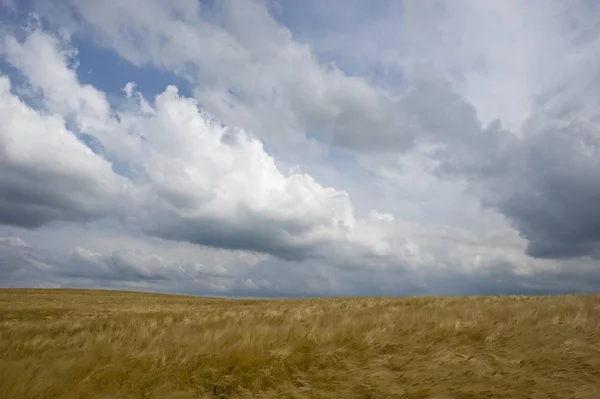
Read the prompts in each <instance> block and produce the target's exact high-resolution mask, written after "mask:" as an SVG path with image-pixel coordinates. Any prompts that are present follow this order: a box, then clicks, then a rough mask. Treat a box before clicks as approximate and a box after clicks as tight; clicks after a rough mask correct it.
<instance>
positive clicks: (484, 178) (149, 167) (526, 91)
mask: <svg viewBox="0 0 600 399" xmlns="http://www.w3.org/2000/svg"><path fill="white" fill-rule="evenodd" d="M534 3H535V4H534ZM5 12H6V16H7V17H6V18H5V19H6V21H5V22H6V24H5V27H4V28H2V29H0V56H1V59H2V64H1V65H0V67H1V68H0V119H1V120H2V121H3V123H2V125H1V126H0V167H1V172H0V233H2V234H0V236H2V235H3V236H4V237H5V238H3V239H2V241H0V244H1V249H2V251H1V253H0V258H1V259H2V260H1V261H0V265H2V273H4V274H6V275H7V276H8V275H10V276H12V277H11V279H10V281H12V282H13V283H14V284H18V282H19V281H22V282H25V281H27V279H33V280H35V281H45V280H44V278H43V277H42V276H44V275H45V276H53V277H52V278H50V280H52V281H50V280H48V281H46V283H47V284H61V283H60V281H61V280H60V278H59V277H58V276H62V278H63V279H64V280H63V281H64V282H68V281H71V283H73V284H75V282H79V283H80V284H84V285H90V283H89V282H90V281H93V280H96V281H104V282H105V283H106V285H109V286H121V285H120V284H121V283H119V281H121V282H127V284H130V285H131V287H132V288H135V287H138V288H143V287H144V286H146V288H148V289H154V290H178V289H176V288H174V287H175V286H176V285H177V284H183V283H182V282H183V281H187V282H186V283H185V284H184V285H185V289H181V290H184V291H186V292H195V288H194V287H197V291H198V292H210V293H217V292H221V293H223V294H227V293H228V292H229V293H233V292H235V293H236V294H238V295H255V294H256V295H260V292H263V293H264V294H265V295H285V294H286V290H287V293H288V294H289V295H296V294H297V295H318V294H319V293H320V292H329V293H332V292H335V293H343V294H351V293H352V292H357V293H363V292H364V293H369V292H372V293H377V292H383V293H394V292H396V291H398V292H402V291H403V290H404V291H406V292H414V293H430V292H431V293H435V292H438V291H439V292H441V291H443V285H444V284H443V281H444V279H446V280H447V281H455V282H456V283H455V284H456V289H455V291H453V292H460V290H461V289H464V291H465V292H480V291H481V292H518V291H519V290H521V291H523V292H525V291H527V292H538V291H540V292H543V291H544V289H547V290H548V291H552V292H560V291H562V290H579V289H583V288H584V287H588V285H587V284H586V283H585V282H584V281H585V278H583V276H588V278H589V281H592V280H594V278H595V277H594V276H595V273H596V268H595V266H596V265H597V261H598V258H599V257H600V211H599V208H598V206H597V204H598V203H599V200H600V186H598V184H597V183H596V182H597V181H600V155H599V153H598V147H599V145H600V132H599V127H598V126H600V125H598V123H599V122H600V115H599V114H598V109H599V107H598V106H599V105H600V104H598V94H597V93H598V89H599V88H600V86H599V85H598V82H600V79H599V78H600V76H599V75H598V70H599V69H598V67H599V66H600V65H599V63H600V57H599V56H598V55H597V54H600V52H599V51H598V50H600V49H599V48H598V47H599V46H600V30H598V29H597V28H596V26H600V25H599V24H597V22H600V21H599V19H600V10H599V9H598V8H597V7H595V6H594V5H593V4H591V3H589V2H585V1H576V2H574V3H573V4H572V5H571V6H570V7H568V8H566V6H565V4H564V3H563V2H560V1H556V2H554V1H553V2H541V1H540V2H532V3H531V4H530V3H527V4H524V3H522V2H516V1H514V2H513V1H507V2H500V1H498V2H495V1H492V2H486V3H485V4H479V3H477V4H474V3H473V2H467V1H459V2H446V1H440V2H435V3H423V4H421V3H418V2H402V3H400V2H381V3H380V4H378V5H377V6H376V7H372V6H370V5H368V4H367V3H366V2H362V1H354V2H340V1H332V2H328V3H327V5H324V4H322V3H321V2H312V1H308V2H307V3H306V4H305V5H304V6H303V7H302V8H300V9H298V6H297V5H294V4H293V3H291V2H285V1H282V2H277V3H272V2H262V1H253V0H247V1H239V2H238V1H225V2H218V4H212V5H208V4H205V3H203V2H198V1H196V0H186V1H181V2H177V3H176V4H167V3H165V2H161V1H144V2H143V5H142V2H137V1H132V2H125V3H124V2H118V1H108V2H103V3H102V4H99V3H98V2H94V1H87V0H70V1H69V2H65V3H62V2H61V3H56V4H52V2H33V3H32V8H31V9H25V8H22V9H21V8H19V7H14V6H13V7H10V8H6V9H5ZM32 12H35V13H32ZM32 16H33V17H32ZM23 17H26V18H29V19H23ZM517 39H518V40H517ZM558 54H560V56H559V55H558ZM82 63H83V64H85V68H86V69H84V68H83V67H82ZM113 64H114V65H120V67H119V68H116V69H114V70H115V71H117V74H116V75H110V74H107V73H106V72H102V71H103V70H109V68H107V67H108V66H109V65H113ZM128 68H131V69H128ZM96 69H97V70H98V71H99V72H97V73H96V72H94V70H96ZM86 70H87V76H86ZM126 71H133V72H132V73H131V74H128V73H126ZM96 74H98V77H96ZM159 77H160V79H161V81H168V82H171V83H167V84H165V86H164V87H162V88H161V89H160V90H159V91H154V92H148V91H147V88H148V87H150V86H151V85H150V84H149V82H150V81H151V80H153V79H159ZM115 82H116V83H115ZM174 82H178V83H177V85H175V84H173V83H174ZM116 84H118V87H119V88H120V89H121V90H119V91H115V90H114V89H111V87H112V88H114V87H115V85H116ZM304 169H307V170H310V172H304V171H303V170H304ZM351 197H352V199H351ZM411 209H418V210H419V211H418V212H413V211H411ZM108 225H110V226H116V227H114V229H113V227H111V228H110V229H109V230H110V233H109V230H106V227H105V226H108ZM66 226H75V227H72V228H76V229H83V230H82V231H89V233H86V234H89V237H96V238H98V237H100V236H102V237H110V236H112V237H113V239H110V240H109V239H106V240H104V241H103V242H105V243H109V242H110V244H106V245H105V246H103V247H102V248H100V247H98V248H93V247H94V246H95V245H99V244H95V243H94V242H93V240H91V241H90V240H88V241H86V242H84V241H85V240H84V239H83V238H82V237H73V236H71V235H69V236H68V237H69V238H73V239H74V241H72V242H70V243H69V244H68V245H64V247H62V246H63V245H62V244H60V246H61V248H60V250H58V249H56V250H49V249H48V248H49V247H50V245H49V243H50V242H58V241H56V240H57V239H55V238H54V237H53V235H54V234H56V235H57V237H64V239H63V240H62V241H61V242H67V235H66V234H67V233H66V231H68V230H66V229H67V227H66ZM32 231H33V232H36V231H37V232H39V234H40V235H39V236H35V237H34V236H31V237H30V236H29V234H30V233H28V232H32ZM53 231H54V232H56V233H52V232H53ZM59 232H60V233H59ZM69 234H71V233H69ZM81 234H83V233H81ZM25 236H27V237H25ZM36 237H37V238H36ZM116 237H123V239H122V240H118V239H117V238H116ZM32 240H33V241H35V245H34V244H32V242H33V241H32ZM59 241H60V240H59ZM78 241H79V243H78ZM44 248H46V249H44ZM214 251H217V252H218V253H220V254H221V253H226V254H235V255H231V257H230V258H227V257H228V256H230V255H219V256H225V257H226V258H227V259H229V260H228V261H227V262H225V263H227V264H228V266H227V267H226V266H223V265H221V262H220V261H219V262H217V261H215V260H214V259H213V258H212V256H213V255H210V256H209V255H207V254H214V253H217V252H214ZM202 257H207V258H206V262H200V263H198V262H196V261H195V259H198V258H202ZM252 257H257V258H256V259H258V260H256V261H255V262H254V261H248V262H249V263H248V262H247V260H248V259H250V258H252ZM242 259H245V260H242ZM252 259H254V258H252ZM16 264H18V265H16ZM44 273H45V274H44ZM15 276H17V277H15ZM19 276H20V277H19ZM27 276H29V277H27ZM86 279H87V280H86ZM290 279H291V280H290ZM557 279H558V280H557ZM33 280H31V281H33ZM7 281H9V280H7ZM86 281H87V282H86ZM289 281H294V282H295V283H289ZM177 282H180V283H177ZM296 282H297V283H298V285H297V286H296V285H295V284H296ZM361 282H362V285H361ZM461 282H462V285H461ZM536 282H537V283H536ZM559 282H562V284H563V285H561V284H559ZM13 283H11V284H13ZM36 284H37V283H36ZM40 284H41V283H40ZM394 286H395V287H396V288H394ZM461 287H462V288H461Z"/></svg>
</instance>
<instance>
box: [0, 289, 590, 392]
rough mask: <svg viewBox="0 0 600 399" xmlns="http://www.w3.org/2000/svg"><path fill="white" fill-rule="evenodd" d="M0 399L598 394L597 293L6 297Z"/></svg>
mask: <svg viewBox="0 0 600 399" xmlns="http://www.w3.org/2000/svg"><path fill="white" fill-rule="evenodd" d="M0 397H1V398H15V399H21V398H540V399H541V398H544V399H545V398H589V399H597V398H600V296H594V295H587V296H554V297H431V298H334V299H289V300H239V299H211V298H196V297H185V296H174V295H159V294H145V293H131V292H114V291H92V290H25V289H24V290H13V289H3V290H0Z"/></svg>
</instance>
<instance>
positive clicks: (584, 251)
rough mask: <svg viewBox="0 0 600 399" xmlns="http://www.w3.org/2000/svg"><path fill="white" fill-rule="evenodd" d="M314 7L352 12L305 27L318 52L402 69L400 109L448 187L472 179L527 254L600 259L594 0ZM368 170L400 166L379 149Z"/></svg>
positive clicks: (598, 12) (474, 190)
mask: <svg viewBox="0 0 600 399" xmlns="http://www.w3.org/2000/svg"><path fill="white" fill-rule="evenodd" d="M308 7H309V9H310V10H312V12H313V13H315V14H318V15H321V16H322V12H329V13H330V15H331V16H332V18H335V15H337V12H338V11H341V10H342V9H343V8H346V7H349V8H350V10H345V11H344V12H343V13H341V14H340V15H341V16H340V17H339V19H340V20H341V22H340V21H336V22H337V23H336V22H334V23H329V22H328V23H327V24H326V26H325V27H324V30H320V31H318V33H316V32H315V31H311V30H309V29H308V28H307V27H308V25H302V24H301V23H297V24H296V25H297V29H299V31H300V34H303V35H304V36H305V37H307V40H309V42H311V43H312V44H314V46H315V48H316V49H317V51H320V52H323V53H326V54H332V53H333V54H336V55H337V57H338V59H342V60H343V61H345V64H346V65H347V67H348V68H350V69H352V68H354V69H359V70H364V69H369V68H371V69H373V68H378V69H379V70H385V71H388V76H393V75H394V72H397V73H400V74H402V77H403V84H404V85H405V86H406V87H407V88H408V89H407V90H406V91H405V92H404V94H403V95H402V96H401V97H400V100H399V101H398V102H397V106H398V107H399V108H400V110H401V112H404V113H406V114H408V115H410V116H411V118H410V120H411V121H412V123H413V128H414V131H416V132H417V133H416V134H415V138H414V140H413V142H414V144H415V147H416V149H417V151H418V150H422V151H421V152H422V154H424V155H425V157H426V158H428V159H429V160H430V161H432V162H430V163H433V164H434V165H433V166H431V165H428V169H429V170H431V171H435V173H436V174H437V175H438V176H440V177H441V178H442V179H443V180H444V181H448V180H449V179H452V178H457V179H460V180H461V181H464V182H465V183H466V185H467V187H468V190H469V192H470V193H471V194H472V195H475V196H477V197H478V198H479V200H480V202H481V204H482V205H483V206H484V207H486V208H491V209H494V210H497V211H498V212H500V213H501V214H503V215H504V216H505V217H506V218H507V220H508V221H509V223H510V224H511V225H512V226H514V227H515V228H516V229H517V230H519V231H520V233H521V234H522V236H523V237H524V238H526V239H527V240H528V242H529V247H528V249H527V253H528V254H529V255H531V256H533V257H538V258H552V259H554V258H556V259H564V258H573V257H575V258H576V257H585V256H591V257H598V255H599V251H600V229H599V228H598V226H600V213H599V212H598V207H597V206H596V205H595V204H597V203H598V200H599V198H600V197H599V195H600V191H599V190H598V189H597V187H598V185H597V184H594V183H593V182H594V181H597V180H598V179H599V178H600V168H599V166H600V165H599V162H600V158H599V155H598V145H599V139H598V137H599V135H598V122H600V119H599V116H600V115H599V114H598V111H597V110H598V105H599V104H598V94H597V93H598V89H599V82H600V79H599V78H600V75H599V74H598V67H599V65H600V57H598V54H599V52H598V50H599V45H600V35H599V32H598V29H596V28H595V27H597V26H598V22H600V9H599V8H598V6H597V5H596V4H593V3H590V2H584V1H581V2H573V3H569V4H568V7H567V4H566V3H564V2H544V1H532V2H518V1H490V2H477V3H473V2H468V1H464V2H463V1H459V2H447V1H440V2H434V3H432V2H405V3H403V4H401V3H399V2H395V3H394V2H391V3H385V4H384V5H382V6H381V9H378V10H370V8H371V7H370V6H367V4H366V3H362V2H354V3H350V4H346V3H345V2H335V1H334V2H329V3H328V4H327V5H326V6H324V5H321V4H319V3H315V2H313V3H310V2H309V5H308ZM323 9H325V10H323ZM382 9H383V10H385V12H383V11H382ZM305 12H306V11H305ZM363 14H366V15H367V16H366V17H364V18H360V19H361V20H365V23H364V24H361V26H360V27H358V28H356V29H354V28H353V29H345V28H344V27H345V26H346V25H345V24H344V23H343V22H344V21H346V19H348V20H349V21H352V20H353V18H358V17H357V16H361V15H363ZM373 14H376V18H373ZM326 15H329V14H326ZM287 18H288V19H291V18H292V17H291V16H290V15H288V16H287ZM292 22H294V21H292ZM323 37H324V39H322V38H323ZM361 41H368V42H369V43H373V46H367V45H362V46H361V45H360V43H361ZM409 153H410V152H409ZM392 159H393V158H392ZM368 163H371V164H373V163H377V164H378V166H377V167H376V169H375V170H376V172H378V173H380V174H382V173H388V172H389V171H390V170H394V169H396V170H400V165H399V164H398V162H397V161H395V160H392V161H390V160H389V159H388V160H386V161H382V160H381V154H379V153H378V154H377V156H376V159H375V161H374V162H373V161H371V160H367V164H368ZM395 174H398V173H395Z"/></svg>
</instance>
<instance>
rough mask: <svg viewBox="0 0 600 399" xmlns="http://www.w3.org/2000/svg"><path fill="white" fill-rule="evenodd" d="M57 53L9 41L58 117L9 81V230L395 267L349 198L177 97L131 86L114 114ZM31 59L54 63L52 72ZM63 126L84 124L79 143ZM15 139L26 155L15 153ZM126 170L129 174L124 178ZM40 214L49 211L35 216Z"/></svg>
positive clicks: (41, 40) (30, 40)
mask: <svg viewBox="0 0 600 399" xmlns="http://www.w3.org/2000/svg"><path fill="white" fill-rule="evenodd" d="M67 46H68V43H67ZM60 48H61V42H60V41H59V40H58V39H57V38H56V37H53V36H50V35H49V34H47V33H44V32H41V31H39V30H34V31H33V32H31V33H30V34H29V35H28V36H27V37H26V38H25V39H24V40H23V41H18V40H17V39H15V38H14V37H11V36H9V37H7V38H5V40H4V51H5V53H6V55H7V56H6V58H7V60H8V62H10V63H11V64H12V65H13V66H14V67H15V68H17V69H18V70H19V71H20V72H21V73H22V74H23V75H24V76H25V77H26V78H27V81H28V83H29V84H30V85H31V87H32V89H33V90H35V91H37V92H39V93H40V94H39V95H40V96H41V99H42V101H43V104H44V107H45V109H46V112H48V113H49V114H48V116H43V115H42V114H41V113H40V112H37V111H34V110H33V109H31V108H29V107H27V106H26V105H25V104H24V103H22V102H21V101H20V100H19V99H18V98H17V97H16V96H15V95H13V94H11V93H10V92H9V87H8V82H9V80H8V79H7V78H6V77H4V78H3V82H5V83H4V86H5V88H4V91H3V93H4V95H5V96H6V97H7V98H8V99H9V100H10V102H7V104H9V105H10V106H11V108H10V109H9V108H8V107H5V109H6V113H7V120H8V121H9V124H8V125H7V126H6V130H5V133H4V137H5V143H7V144H5V146H6V148H7V151H10V152H7V153H8V154H9V155H10V156H9V157H7V158H5V159H4V162H5V164H6V166H7V171H11V170H12V169H14V170H15V172H14V177H13V176H12V175H11V174H10V173H8V172H7V173H3V176H2V177H3V179H5V180H8V181H7V182H6V183H5V187H6V189H5V190H4V191H3V192H4V193H5V202H6V205H5V207H6V209H7V210H6V211H5V212H4V213H3V215H4V217H3V219H2V222H3V223H6V224H12V225H17V226H28V227H36V226H39V225H42V224H44V223H48V222H51V221H53V220H63V221H72V220H93V219H98V218H102V217H111V216H112V217H117V218H119V219H120V220H122V221H123V222H125V223H127V224H129V225H131V226H134V227H136V228H139V229H140V230H141V231H143V232H145V233H147V234H151V235H155V236H158V237H162V238H166V239H171V240H179V241H189V242H192V243H197V244H202V245H208V246H213V247H217V248H226V249H241V250H247V251H256V252H263V253H268V254H272V255H275V256H277V257H279V258H282V259H289V260H302V259H306V258H310V257H320V258H330V257H336V256H341V257H347V258H352V257H353V256H355V255H357V254H360V255H362V254H367V255H374V256H386V255H387V256H389V255H390V253H391V252H390V249H391V247H390V244H389V243H388V242H387V237H386V235H385V232H384V230H373V229H372V227H371V226H372V225H373V223H379V224H381V222H378V221H371V220H370V219H369V218H366V219H357V218H356V217H355V214H354V209H353V206H352V203H351V202H350V200H349V197H348V195H347V193H346V192H344V191H341V190H337V189H335V188H331V187H324V186H322V185H320V184H319V183H317V182H316V181H315V179H314V178H312V177H311V176H310V175H307V174H300V173H295V174H290V175H284V174H283V173H282V172H281V171H280V170H279V169H278V168H277V166H276V164H275V161H274V159H273V158H272V157H271V156H270V155H269V154H267V152H266V151H265V150H264V147H263V144H262V142H261V141H260V140H259V139H257V138H256V137H254V136H253V135H251V134H249V133H247V132H245V131H244V130H241V129H236V128H233V127H224V126H222V125H221V124H220V123H219V122H217V121H215V120H213V119H212V118H210V117H209V116H208V115H207V114H205V113H204V112H201V111H200V110H199V104H198V103H197V101H195V100H193V99H190V98H185V97H182V96H180V95H179V93H178V90H177V88H176V87H174V86H169V87H167V88H166V90H165V91H164V92H163V93H161V94H159V95H158V96H156V98H155V99H154V101H153V102H152V103H151V102H149V101H147V100H146V99H145V98H144V97H143V96H142V95H141V93H139V92H137V91H135V90H134V87H133V85H132V84H128V85H127V86H126V87H128V89H127V92H128V93H126V94H127V97H128V99H127V101H126V103H125V106H124V107H123V109H122V110H114V111H113V110H112V109H111V107H110V105H109V104H108V102H107V101H106V97H105V96H104V94H103V93H102V92H100V91H98V90H97V89H95V88H94V87H92V86H90V85H81V84H80V83H79V82H78V80H77V76H76V73H75V71H74V70H72V69H70V68H69V67H68V65H67V62H68V61H69V60H71V58H69V56H68V54H66V53H65V52H61V51H60ZM71 53H73V51H71ZM34 55H35V56H42V57H43V59H44V60H45V59H47V60H48V63H45V64H44V68H40V67H39V65H40V63H39V62H37V63H35V62H33V60H34ZM54 76H56V77H57V78H54ZM65 89H68V90H65ZM15 110H18V111H19V112H16V111H15ZM8 114H10V118H11V119H8ZM20 114H23V116H22V118H21V119H18V120H14V118H17V117H18V116H19V115H20ZM63 117H64V118H72V119H73V120H74V121H75V122H76V125H75V126H76V127H75V129H76V130H75V131H74V132H71V131H69V130H67V129H66V128H65V127H64V125H65V122H64V120H63V119H62V118H63ZM32 123H36V125H34V126H33V127H28V124H32ZM11 127H12V129H11ZM84 134H85V135H88V136H92V137H93V138H94V139H95V140H97V142H98V143H99V146H100V148H101V149H100V150H99V151H98V153H97V154H96V153H94V152H92V150H90V149H89V148H88V147H87V146H86V145H85V144H84V143H83V142H82V135H84ZM9 135H15V136H17V138H18V140H21V142H22V143H27V145H25V144H22V145H21V146H17V145H14V144H13V143H14V142H15V141H14V140H13V139H10V138H12V136H9ZM59 143H60V146H59ZM69 146H71V147H72V150H71V149H70V148H69ZM66 153H69V154H70V157H69V159H68V161H65V160H63V158H64V157H63V156H61V154H66ZM13 154H14V155H13ZM19 156H20V158H19ZM78 157H79V158H78ZM21 160H22V161H21ZM65 162H69V163H67V164H65ZM38 165H39V167H36V166H38ZM117 165H127V171H124V172H122V173H123V175H119V174H117V173H116V172H114V170H113V169H116V166H117ZM9 178H10V179H9ZM32 181H35V182H37V184H36V185H35V186H33V185H32V184H31V182H32ZM33 187H35V188H33ZM54 190H55V191H54ZM117 198H118V202H120V204H119V205H118V206H117ZM29 204H33V205H29ZM34 205H35V206H38V207H40V208H42V207H43V208H42V209H41V210H39V211H38V212H37V213H36V212H34V211H35V210H36V208H33V206H34ZM44 206H45V207H44ZM48 208H49V209H48ZM14 209H17V210H20V212H19V213H16V212H14ZM21 209H22V210H21ZM11 215H12V216H11ZM15 215H17V216H15ZM19 215H21V216H20V217H18V216H19ZM365 231H369V232H370V233H368V234H367V233H365Z"/></svg>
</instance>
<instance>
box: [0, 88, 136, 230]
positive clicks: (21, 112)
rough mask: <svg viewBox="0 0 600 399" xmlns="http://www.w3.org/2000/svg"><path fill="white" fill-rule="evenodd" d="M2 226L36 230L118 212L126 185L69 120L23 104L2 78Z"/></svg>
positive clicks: (0, 152) (0, 157)
mask: <svg viewBox="0 0 600 399" xmlns="http://www.w3.org/2000/svg"><path fill="white" fill-rule="evenodd" d="M0 104H1V105H0V118H1V119H2V121H3V123H2V126H0V166H1V168H2V173H1V174H0V222H1V223H6V224H12V225H16V226H27V227H37V226H40V225H42V224H45V223H49V222H52V221H55V220H70V221H75V220H90V219H95V218H100V217H103V216H106V215H111V214H117V213H118V212H119V210H118V208H117V206H116V201H117V200H118V198H119V197H121V196H122V195H124V194H125V192H126V185H125V182H123V181H122V179H120V178H119V177H118V176H117V175H115V174H114V173H113V171H112V169H111V165H110V163H108V162H107V161H106V160H104V159H102V158H100V157H98V156H96V155H95V154H94V153H93V152H92V151H91V150H90V149H89V148H88V147H86V146H85V145H84V144H82V143H81V142H80V141H79V140H77V138H76V137H75V136H74V135H73V134H72V133H71V132H69V131H68V130H67V129H66V127H65V123H64V120H63V119H62V118H61V117H60V116H58V115H55V114H51V115H45V114H42V113H39V112H37V111H35V110H34V109H32V108H30V107H29V106H27V105H26V104H25V103H23V102H22V101H21V100H20V99H19V98H18V97H17V96H15V95H14V94H12V93H11V91H10V81H9V79H8V78H7V77H6V76H0Z"/></svg>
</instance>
